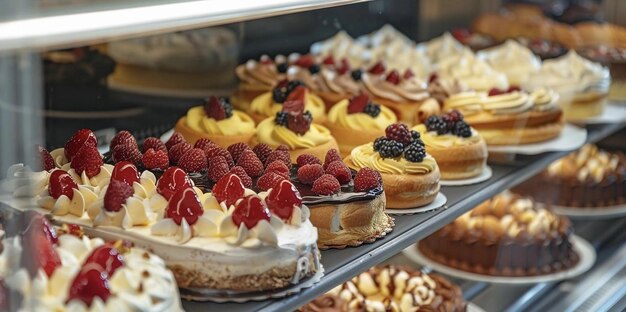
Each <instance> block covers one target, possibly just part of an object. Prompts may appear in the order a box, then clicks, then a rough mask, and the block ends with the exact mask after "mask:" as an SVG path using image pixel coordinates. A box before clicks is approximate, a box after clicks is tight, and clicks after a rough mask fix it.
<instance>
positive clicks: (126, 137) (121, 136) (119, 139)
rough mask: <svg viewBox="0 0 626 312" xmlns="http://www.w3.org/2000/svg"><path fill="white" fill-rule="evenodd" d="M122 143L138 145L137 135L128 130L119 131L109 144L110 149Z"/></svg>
mask: <svg viewBox="0 0 626 312" xmlns="http://www.w3.org/2000/svg"><path fill="white" fill-rule="evenodd" d="M120 144H130V145H134V146H137V140H135V137H134V136H133V135H132V134H130V132H128V131H126V130H122V131H120V132H118V133H117V134H116V135H115V136H114V137H113V139H112V140H111V144H110V145H109V150H111V151H112V150H113V149H114V148H115V147H116V146H118V145H120Z"/></svg>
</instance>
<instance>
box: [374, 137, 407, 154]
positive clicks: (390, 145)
mask: <svg viewBox="0 0 626 312" xmlns="http://www.w3.org/2000/svg"><path fill="white" fill-rule="evenodd" d="M403 150H404V146H403V145H402V143H400V142H397V141H394V140H389V139H385V140H384V141H383V143H382V145H381V147H380V150H379V151H378V153H379V154H380V157H382V158H395V157H398V156H400V155H402V151H403Z"/></svg>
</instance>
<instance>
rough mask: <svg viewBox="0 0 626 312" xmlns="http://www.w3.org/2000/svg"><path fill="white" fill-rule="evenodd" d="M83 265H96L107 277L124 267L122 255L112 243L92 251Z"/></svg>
mask: <svg viewBox="0 0 626 312" xmlns="http://www.w3.org/2000/svg"><path fill="white" fill-rule="evenodd" d="M84 263H85V265H87V264H89V263H97V264H99V265H100V266H101V267H102V268H103V269H104V271H105V272H106V273H107V274H108V275H109V276H113V273H115V271H116V270H117V269H118V268H120V267H121V266H123V265H124V255H123V254H122V253H120V251H119V250H118V249H117V248H115V247H114V246H113V244H112V243H106V244H104V245H102V246H99V247H97V248H96V249H94V250H93V251H92V252H91V254H90V255H89V257H87V259H86V260H85V262H84Z"/></svg>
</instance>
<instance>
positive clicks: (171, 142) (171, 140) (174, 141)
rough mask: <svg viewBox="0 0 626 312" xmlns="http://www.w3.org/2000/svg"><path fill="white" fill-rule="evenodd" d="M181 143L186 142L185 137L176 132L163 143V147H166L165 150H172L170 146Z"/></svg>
mask: <svg viewBox="0 0 626 312" xmlns="http://www.w3.org/2000/svg"><path fill="white" fill-rule="evenodd" d="M181 142H186V141H185V137H183V135H182V134H180V133H178V132H174V134H172V136H171V137H170V138H169V140H167V142H165V147H167V149H168V150H169V149H170V148H172V146H174V145H176V144H178V143H181Z"/></svg>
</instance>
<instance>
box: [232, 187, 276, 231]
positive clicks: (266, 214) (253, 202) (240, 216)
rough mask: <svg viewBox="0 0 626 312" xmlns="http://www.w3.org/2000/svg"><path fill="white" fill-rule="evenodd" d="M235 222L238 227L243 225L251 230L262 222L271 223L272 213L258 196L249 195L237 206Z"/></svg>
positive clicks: (234, 213)
mask: <svg viewBox="0 0 626 312" xmlns="http://www.w3.org/2000/svg"><path fill="white" fill-rule="evenodd" d="M232 218H233V222H234V223H235V225H237V227H239V226H240V225H241V224H242V223H243V224H244V225H245V226H246V227H247V228H248V229H251V228H253V227H255V226H256V225H257V224H258V223H259V222H260V221H261V220H265V221H267V222H269V221H270V211H269V209H267V207H266V206H265V204H264V203H263V200H261V197H259V196H258V195H248V196H246V197H244V198H243V199H242V200H241V201H240V202H239V203H238V204H237V206H235V210H234V211H233V215H232Z"/></svg>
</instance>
